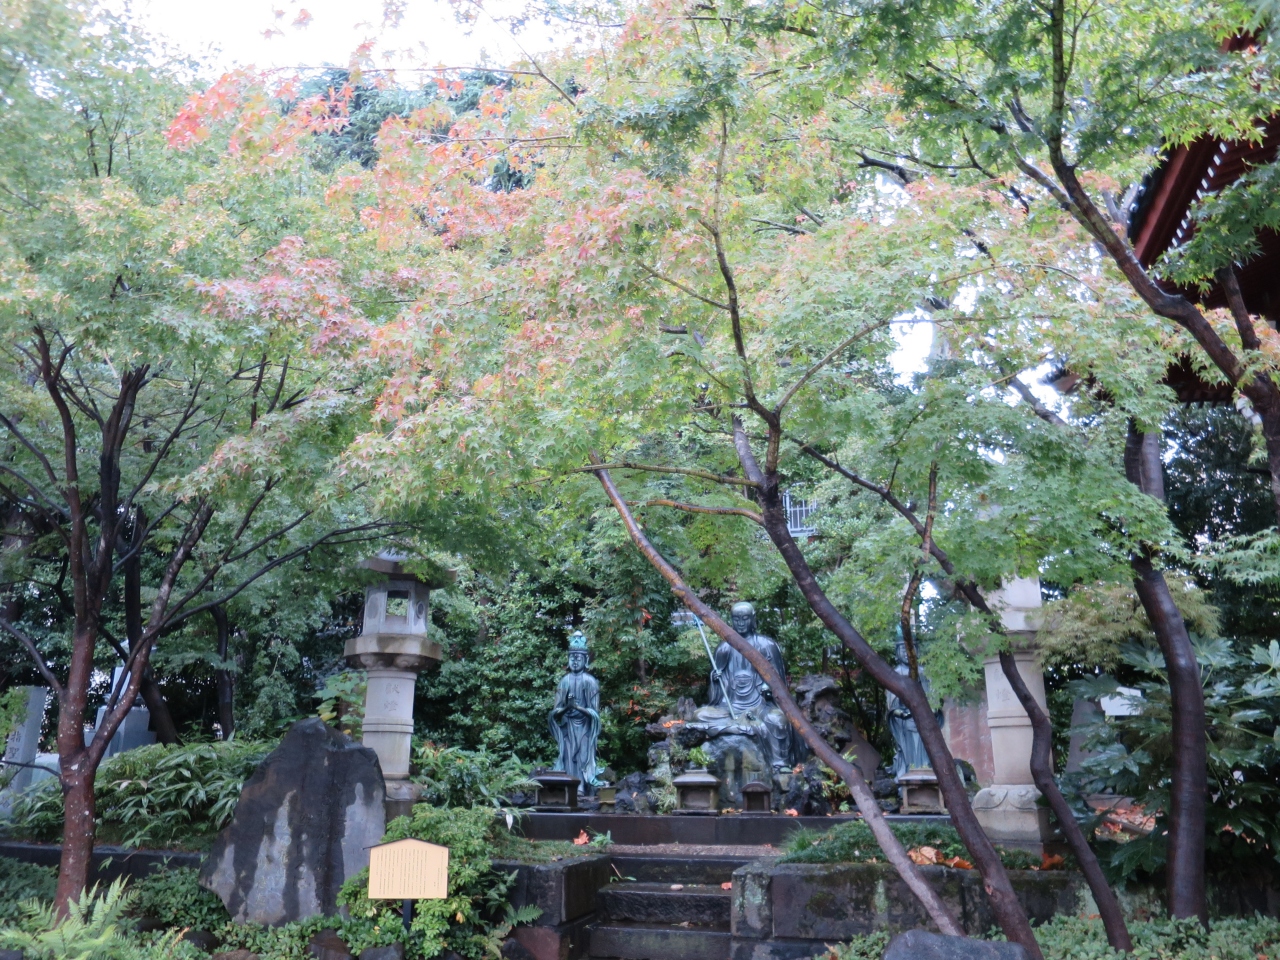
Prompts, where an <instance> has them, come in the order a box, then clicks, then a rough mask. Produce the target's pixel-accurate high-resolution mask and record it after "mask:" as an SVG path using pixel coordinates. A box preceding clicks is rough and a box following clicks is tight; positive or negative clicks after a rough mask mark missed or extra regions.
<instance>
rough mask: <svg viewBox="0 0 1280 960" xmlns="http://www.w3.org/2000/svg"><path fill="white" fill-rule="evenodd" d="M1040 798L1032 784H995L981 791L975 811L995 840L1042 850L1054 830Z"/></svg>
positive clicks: (974, 806) (1034, 851) (1003, 844)
mask: <svg viewBox="0 0 1280 960" xmlns="http://www.w3.org/2000/svg"><path fill="white" fill-rule="evenodd" d="M1039 801H1040V791H1039V790H1037V789H1036V788H1035V787H1033V786H1032V785H1031V784H1013V785H1007V784H996V785H994V786H990V787H986V788H985V789H982V790H979V791H978V793H977V794H976V795H975V796H974V798H973V812H974V813H975V814H976V815H977V817H978V822H979V823H980V824H982V829H983V830H985V831H986V834H987V836H988V837H990V838H991V839H992V841H993V842H995V843H998V844H999V845H1000V846H1002V847H1010V848H1012V849H1015V850H1026V851H1028V852H1030V853H1037V854H1040V853H1043V852H1044V845H1045V844H1046V843H1048V842H1049V841H1051V840H1053V839H1054V831H1053V828H1052V827H1051V826H1050V823H1049V809H1048V807H1045V806H1042V805H1041V804H1040V802H1039Z"/></svg>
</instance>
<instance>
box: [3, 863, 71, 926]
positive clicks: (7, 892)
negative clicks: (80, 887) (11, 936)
mask: <svg viewBox="0 0 1280 960" xmlns="http://www.w3.org/2000/svg"><path fill="white" fill-rule="evenodd" d="M57 885H58V870H57V868H56V867H38V866H36V865H35V864H34V863H23V862H22V861H21V860H11V859H10V858H8V857H0V926H7V925H9V924H11V923H14V922H15V921H17V919H18V918H19V917H20V916H22V910H21V908H20V904H21V903H22V902H23V901H24V900H40V901H42V902H47V901H52V900H53V892H54V888H56V887H57Z"/></svg>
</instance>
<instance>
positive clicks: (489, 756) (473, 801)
mask: <svg viewBox="0 0 1280 960" xmlns="http://www.w3.org/2000/svg"><path fill="white" fill-rule="evenodd" d="M414 766H415V767H416V772H415V773H414V775H413V779H414V782H416V783H420V784H422V785H423V787H425V788H426V789H425V791H424V792H423V795H422V802H423V803H428V804H430V805H432V806H435V807H495V808H496V807H505V806H509V805H510V803H511V801H510V797H511V796H512V794H515V793H528V792H529V791H530V790H536V789H537V788H538V784H537V781H535V780H530V779H529V774H528V771H527V768H526V766H525V765H524V764H523V763H522V762H521V761H520V758H519V757H515V756H512V755H510V754H507V755H503V756H499V755H498V754H495V753H490V752H489V750H488V749H487V748H486V747H483V746H482V747H480V748H479V749H477V750H463V749H461V748H459V747H438V746H436V745H435V744H434V743H424V744H422V746H421V747H419V748H418V751H417V753H416V754H415V756H414Z"/></svg>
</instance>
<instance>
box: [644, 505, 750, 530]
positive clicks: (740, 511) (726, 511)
mask: <svg viewBox="0 0 1280 960" xmlns="http://www.w3.org/2000/svg"><path fill="white" fill-rule="evenodd" d="M627 502H628V503H629V504H630V505H631V506H635V507H670V508H672V509H673V510H684V511H686V512H687V513H712V514H717V515H720V516H727V517H746V518H747V519H748V520H750V521H752V522H753V523H758V524H760V525H761V526H763V525H764V517H762V516H760V514H758V513H756V512H755V511H754V510H748V509H746V508H745V507H706V506H703V505H702V504H700V503H681V502H680V501H678V500H628V501H627Z"/></svg>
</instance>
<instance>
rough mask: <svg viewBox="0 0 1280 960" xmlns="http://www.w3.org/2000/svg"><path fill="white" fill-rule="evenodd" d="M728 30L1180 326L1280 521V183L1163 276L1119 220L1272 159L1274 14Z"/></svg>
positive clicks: (1118, 8) (1146, 433) (1199, 758)
mask: <svg viewBox="0 0 1280 960" xmlns="http://www.w3.org/2000/svg"><path fill="white" fill-rule="evenodd" d="M719 12H720V15H721V16H723V17H724V18H726V19H727V20H732V21H734V22H745V23H748V24H750V25H751V28H752V29H751V32H752V33H753V34H756V35H765V36H769V35H776V34H777V33H779V32H782V33H784V34H785V35H786V36H788V37H803V38H805V41H804V42H801V43H799V44H798V45H797V47H798V49H797V52H796V55H795V56H794V58H793V59H792V60H791V62H792V64H794V65H796V66H800V65H804V66H806V67H810V66H812V65H814V64H821V65H822V66H821V67H820V68H818V69H815V70H814V71H813V72H814V73H815V74H818V75H820V76H821V77H822V79H821V80H820V81H819V84H821V85H823V86H824V88H825V89H826V90H828V91H834V90H835V89H838V88H839V86H840V85H841V84H848V83H850V82H852V83H854V84H857V83H858V82H859V80H860V78H863V77H866V76H867V75H868V73H873V74H875V75H876V76H879V77H880V78H882V80H884V81H885V86H884V87H883V89H882V91H881V92H882V94H883V95H882V96H881V97H879V98H878V100H879V104H880V105H881V107H882V109H883V110H884V115H885V116H886V117H888V118H889V122H886V123H885V124H883V125H881V126H880V127H879V128H878V129H870V130H867V131H866V132H865V133H864V134H862V135H861V136H859V137H858V139H857V141H856V143H854V144H851V146H852V147H853V148H854V149H857V150H859V151H861V153H862V155H863V156H864V158H865V162H867V163H868V164H870V165H873V166H877V167H880V168H882V169H886V170H892V171H894V172H895V173H896V174H898V175H900V176H904V177H906V178H908V179H909V178H912V177H916V176H921V175H934V174H936V173H938V172H944V171H945V172H946V173H948V174H949V175H951V176H953V177H957V178H960V179H964V180H967V181H969V182H981V181H986V182H989V183H991V184H993V185H995V186H998V187H999V188H1000V189H1001V190H1002V191H1003V192H1004V193H1005V194H1006V195H1007V196H1008V198H1009V201H1010V202H1011V203H1016V204H1020V205H1023V206H1025V207H1026V208H1027V210H1028V213H1029V214H1030V216H1029V217H1028V219H1027V223H1028V225H1029V226H1031V227H1032V229H1035V230H1051V229H1058V230H1062V229H1069V230H1081V231H1083V233H1084V235H1085V236H1087V237H1089V238H1090V239H1091V240H1093V241H1094V242H1095V243H1096V244H1097V245H1098V250H1099V251H1100V253H1101V254H1102V257H1103V258H1104V259H1105V270H1106V272H1107V273H1109V274H1111V275H1113V276H1115V277H1118V278H1120V279H1122V281H1123V282H1124V283H1125V284H1126V285H1127V286H1128V287H1129V288H1130V290H1131V291H1132V293H1133V294H1134V295H1136V296H1137V297H1138V298H1140V300H1141V301H1142V303H1143V304H1144V305H1145V306H1146V307H1147V309H1148V310H1150V311H1151V313H1153V314H1154V315H1155V316H1157V317H1160V318H1163V319H1165V320H1168V321H1171V322H1172V323H1173V324H1176V326H1177V328H1179V332H1180V334H1181V337H1180V339H1181V340H1182V343H1183V346H1184V349H1186V350H1187V352H1188V355H1189V356H1191V357H1192V358H1193V361H1194V364H1193V365H1194V367H1195V369H1196V370H1198V371H1199V372H1200V374H1201V375H1203V376H1205V377H1207V378H1208V379H1210V380H1216V381H1218V382H1222V381H1225V382H1226V383H1228V384H1230V386H1231V387H1232V388H1233V390H1234V392H1236V393H1237V395H1238V396H1240V397H1241V398H1242V399H1244V400H1246V401H1247V402H1248V404H1249V405H1250V407H1251V409H1252V411H1253V412H1254V413H1255V414H1256V415H1257V417H1258V418H1259V419H1260V422H1261V438H1260V439H1261V444H1260V445H1261V447H1262V448H1263V451H1264V453H1265V457H1266V462H1267V465H1268V470H1269V472H1270V474H1271V489H1272V495H1273V499H1274V500H1275V505H1276V507H1277V509H1278V510H1280V386H1278V385H1277V380H1276V377H1275V360H1274V357H1275V347H1274V337H1275V333H1274V331H1273V330H1272V329H1271V327H1270V325H1269V324H1267V323H1266V322H1264V321H1263V320H1262V319H1261V318H1258V317H1254V316H1251V315H1250V313H1249V310H1248V308H1247V307H1246V305H1245V302H1244V298H1243V296H1242V295H1241V291H1240V287H1239V283H1238V279H1237V268H1238V265H1240V264H1243V263H1245V262H1247V261H1248V260H1249V259H1250V258H1252V257H1253V256H1255V255H1257V253H1258V252H1259V241H1258V232H1259V230H1263V229H1269V230H1274V229H1275V227H1276V225H1277V223H1278V222H1280V219H1278V217H1277V210H1278V209H1280V208H1277V206H1276V202H1275V196H1276V192H1275V190H1274V188H1273V186H1271V185H1273V184H1274V182H1275V178H1276V176H1277V174H1278V172H1280V167H1278V166H1277V164H1276V162H1275V158H1274V157H1273V158H1271V161H1270V162H1262V163H1261V164H1259V165H1258V166H1256V167H1254V168H1252V169H1249V170H1247V171H1246V172H1245V173H1244V175H1243V176H1241V177H1240V179H1239V180H1237V181H1236V182H1234V183H1232V184H1230V185H1229V186H1227V187H1226V188H1225V189H1223V190H1221V191H1217V192H1211V193H1209V194H1208V195H1205V196H1198V198H1197V200H1196V201H1195V202H1194V203H1193V206H1192V210H1191V217H1190V221H1191V222H1190V235H1189V237H1188V239H1187V242H1186V243H1181V244H1179V245H1177V246H1175V247H1174V248H1173V249H1171V250H1170V251H1168V252H1167V253H1166V255H1165V256H1164V257H1163V258H1162V261H1161V262H1160V263H1158V264H1157V265H1156V268H1155V269H1148V268H1147V267H1145V266H1144V265H1143V264H1142V263H1140V262H1139V260H1138V258H1137V256H1136V255H1135V253H1134V250H1133V248H1132V247H1131V246H1130V244H1129V242H1128V240H1127V238H1126V236H1125V233H1126V227H1127V225H1128V219H1129V209H1122V208H1125V207H1126V205H1127V204H1128V203H1129V200H1130V199H1131V198H1132V197H1134V196H1135V195H1136V192H1137V190H1138V188H1139V186H1140V184H1141V181H1142V178H1143V175H1144V174H1146V173H1148V172H1150V170H1151V168H1152V166H1153V165H1154V164H1155V163H1156V162H1157V160H1158V159H1159V150H1160V149H1163V148H1164V147H1166V146H1176V145H1180V144H1190V143H1193V142H1195V141H1197V140H1199V139H1200V138H1202V137H1206V136H1212V137H1217V138H1219V139H1221V140H1224V141H1235V140H1240V141H1250V142H1258V141H1259V140H1260V139H1261V137H1262V135H1263V130H1262V125H1263V122H1264V121H1267V120H1268V119H1269V118H1271V117H1272V116H1273V113H1274V104H1275V98H1276V90H1277V74H1276V70H1275V63H1274V56H1275V52H1274V50H1275V47H1274V43H1273V42H1270V41H1272V40H1273V39H1274V36H1273V34H1274V26H1275V22H1274V10H1273V9H1272V8H1270V7H1269V6H1268V5H1266V4H1253V3H1223V4H1207V5H1196V6H1194V7H1178V8H1169V7H1168V6H1167V5H1162V4H1148V3H1132V4H1128V3H1126V4H1110V5H1107V6H1105V7H1102V6H1099V5H1096V4H1092V3H1075V2H1068V0H1049V2H1046V3H1036V4H1032V5H1030V6H1022V5H1016V4H996V5H990V4H968V3H959V4H952V3H945V4H936V5H934V4H928V3H926V4H921V5H915V6H912V7H909V8H904V7H902V6H901V5H898V4H891V3H871V4H867V5H864V6H862V7H860V8H859V9H858V11H857V12H856V14H853V15H850V14H849V12H848V11H846V10H845V9H843V8H841V7H839V6H838V5H830V4H825V3H822V2H818V3H804V4H800V5H791V4H765V5H762V6H754V5H746V4H736V3H730V4H727V5H725V6H724V7H723V8H722V9H721V10H720V11H719ZM836 78H839V79H836ZM833 81H834V83H833ZM1202 193H1203V191H1202ZM1122 197H1127V198H1128V199H1122ZM1046 210H1048V211H1051V212H1050V213H1049V215H1048V216H1046V215H1045V212H1046ZM1059 211H1065V213H1066V214H1067V215H1068V217H1066V218H1064V217H1061V216H1060V215H1059ZM1211 282H1216V283H1218V284H1219V285H1220V286H1221V288H1222V290H1223V291H1224V294H1225V298H1226V302H1227V309H1226V310H1224V311H1207V310H1205V309H1203V308H1202V307H1201V306H1199V305H1198V304H1197V303H1196V302H1195V293H1196V291H1200V292H1203V291H1204V290H1205V289H1206V288H1207V286H1208V285H1209V284H1210V283H1211ZM1061 356H1062V357H1064V358H1066V360H1067V362H1068V363H1070V365H1071V368H1072V370H1073V371H1074V372H1075V373H1077V374H1079V375H1081V376H1086V377H1094V378H1096V380H1097V382H1098V383H1100V384H1101V385H1102V389H1103V390H1108V391H1109V390H1113V389H1115V387H1116V385H1117V384H1124V381H1125V380H1129V383H1128V384H1127V385H1124V386H1122V388H1121V389H1122V392H1123V393H1125V394H1130V395H1132V393H1133V392H1134V391H1133V382H1132V379H1131V378H1128V377H1125V376H1124V375H1123V372H1120V371H1116V370H1115V369H1114V368H1113V367H1110V365H1109V364H1107V363H1105V362H1104V363H1097V362H1096V358H1095V357H1085V358H1081V357H1079V356H1078V355H1077V354H1076V353H1075V352H1074V351H1066V352H1064V353H1063V354H1062V355H1061ZM1159 379H1160V378H1158V377H1157V378H1153V379H1150V380H1147V381H1146V382H1145V384H1143V385H1142V386H1143V387H1144V388H1145V390H1144V391H1143V392H1146V393H1147V394H1148V395H1149V397H1150V399H1149V400H1148V401H1147V402H1146V403H1144V404H1143V409H1142V410H1138V409H1132V410H1131V412H1132V413H1133V419H1132V423H1131V426H1130V430H1129V437H1128V441H1127V447H1126V456H1125V463H1126V473H1127V475H1128V477H1129V479H1130V480H1131V481H1132V482H1133V483H1134V484H1135V485H1137V486H1138V487H1139V488H1140V489H1142V490H1143V492H1144V493H1146V494H1148V495H1149V496H1152V497H1154V498H1156V499H1158V500H1163V499H1164V485H1163V481H1162V478H1161V470H1160V462H1159V461H1160V456H1159V440H1158V430H1157V425H1158V422H1159V417H1156V416H1153V415H1152V414H1153V412H1154V410H1156V409H1159V402H1160V401H1162V400H1165V397H1167V394H1166V393H1165V392H1164V391H1163V390H1161V389H1160V388H1158V387H1157V386H1156V384H1157V383H1158V382H1159ZM1126 387H1127V389H1126ZM1152 400H1154V401H1155V403H1152V402H1151V401H1152ZM1165 402H1167V401H1165ZM1275 535H1276V534H1275V529H1274V528H1273V529H1272V530H1270V531H1267V532H1265V533H1264V534H1262V535H1261V536H1259V537H1252V538H1244V539H1243V540H1242V542H1241V543H1239V544H1237V546H1239V547H1242V548H1243V553H1244V554H1245V555H1247V556H1249V558H1250V560H1252V561H1255V562H1256V560H1257V559H1258V555H1259V552H1263V553H1265V552H1268V550H1267V548H1265V547H1264V548H1262V550H1261V551H1259V549H1258V547H1259V545H1260V544H1261V543H1272V542H1274V537H1275ZM1228 552H1229V551H1228ZM1228 562H1230V561H1228ZM1236 562H1244V563H1247V562H1249V561H1245V560H1244V557H1243V556H1241V557H1239V558H1238V560H1237V561H1236ZM1131 564H1132V567H1133V574H1134V581H1133V582H1134V585H1135V589H1136V590H1137V592H1138V595H1139V596H1140V598H1141V600H1142V604H1143V607H1144V609H1145V611H1146V614H1147V617H1148V619H1149V621H1150V622H1151V624H1152V626H1153V628H1154V631H1155V634H1156V637H1157V639H1158V641H1159V643H1160V646H1161V648H1162V650H1163V652H1164V657H1165V662H1166V668H1167V674H1168V677H1169V682H1170V684H1171V686H1172V688H1173V689H1174V691H1175V696H1174V704H1175V708H1174V712H1173V717H1174V719H1173V731H1172V735H1173V737H1174V739H1175V741H1176V742H1177V743H1178V750H1177V751H1176V754H1175V761H1174V768H1173V772H1172V777H1173V781H1174V783H1175V789H1174V790H1173V791H1172V795H1171V802H1170V810H1169V811H1168V813H1169V817H1168V830H1169V842H1168V847H1169V849H1168V858H1167V863H1168V868H1167V881H1168V882H1167V890H1168V897H1169V904H1170V909H1171V911H1172V912H1173V914H1174V915H1175V916H1198V917H1200V918H1201V919H1202V920H1204V919H1206V918H1207V903H1206V899H1205V888H1204V869H1203V867H1204V827H1205V804H1206V782H1207V776H1206V752H1205V723H1206V720H1205V710H1204V700H1203V695H1202V692H1201V687H1200V680H1199V670H1198V667H1197V663H1196V657H1195V652H1194V650H1193V646H1192V642H1191V638H1190V635H1189V632H1188V629H1187V626H1186V623H1185V622H1184V620H1183V618H1182V617H1181V616H1180V614H1179V612H1178V607H1177V602H1176V598H1175V597H1174V595H1173V592H1172V591H1171V590H1170V587H1169V584H1168V583H1167V581H1166V578H1165V576H1164V572H1163V568H1164V566H1166V565H1167V564H1166V561H1165V558H1163V557H1162V556H1161V551H1160V550H1159V549H1158V548H1157V547H1156V545H1153V544H1146V545H1141V546H1139V548H1138V549H1137V550H1135V551H1134V553H1133V555H1132V559H1131ZM1250 576H1253V577H1255V578H1256V576H1257V573H1256V572H1254V573H1252V574H1251V575H1250Z"/></svg>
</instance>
